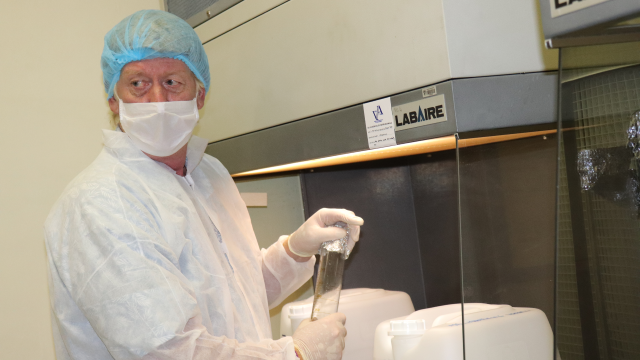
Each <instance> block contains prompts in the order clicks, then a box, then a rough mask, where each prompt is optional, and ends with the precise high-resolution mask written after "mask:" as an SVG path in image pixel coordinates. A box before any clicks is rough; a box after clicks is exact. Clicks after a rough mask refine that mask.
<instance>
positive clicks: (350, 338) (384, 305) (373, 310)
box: [280, 288, 414, 360]
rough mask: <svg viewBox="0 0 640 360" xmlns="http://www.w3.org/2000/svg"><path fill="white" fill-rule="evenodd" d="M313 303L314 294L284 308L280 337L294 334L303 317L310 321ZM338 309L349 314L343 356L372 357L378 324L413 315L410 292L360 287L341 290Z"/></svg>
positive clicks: (360, 359) (367, 359) (356, 359)
mask: <svg viewBox="0 0 640 360" xmlns="http://www.w3.org/2000/svg"><path fill="white" fill-rule="evenodd" d="M312 304H313V296H311V297H309V298H307V299H305V300H301V301H296V302H292V303H289V304H286V305H284V306H283V307H282V316H281V317H280V334H281V336H290V335H292V334H293V333H294V332H295V331H296V329H297V326H298V324H299V323H300V322H301V321H302V320H303V319H304V320H305V322H306V321H308V319H309V317H310V316H311V307H312ZM338 311H339V312H341V313H343V314H345V315H346V316H347V322H346V324H345V328H346V329H347V337H346V338H345V348H344V351H343V353H342V359H343V360H371V359H372V358H373V344H374V333H375V330H376V326H377V325H378V324H379V323H380V322H382V321H384V320H388V319H393V318H397V317H399V316H407V315H409V314H412V313H413V312H414V308H413V304H412V302H411V298H410V297H409V295H407V293H404V292H401V291H389V290H383V289H366V288H359V289H344V290H342V291H341V292H340V305H339V308H338ZM287 314H289V316H287Z"/></svg>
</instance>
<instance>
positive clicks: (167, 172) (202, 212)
mask: <svg viewBox="0 0 640 360" xmlns="http://www.w3.org/2000/svg"><path fill="white" fill-rule="evenodd" d="M102 69H103V75H104V83H105V90H106V91H107V93H108V97H109V106H110V108H111V110H112V111H113V113H114V114H116V115H117V117H118V118H119V120H120V121H119V124H118V128H117V131H106V130H105V131H104V149H103V150H102V152H101V153H100V155H99V156H98V158H97V159H96V160H95V161H94V162H93V163H92V164H91V165H90V166H89V167H88V168H87V169H86V170H84V171H83V172H82V173H81V174H80V175H78V177H76V178H75V179H74V180H73V181H72V183H71V184H70V185H69V186H68V187H67V188H66V189H65V191H64V193H63V194H62V196H61V197H60V199H59V200H58V202H57V203H56V205H55V206H54V208H53V209H52V211H51V213H50V215H49V217H48V218H47V221H46V224H45V236H46V244H47V253H48V258H49V275H50V278H49V283H50V292H51V298H52V302H51V306H52V319H53V330H54V340H55V345H56V352H57V358H58V360H63V359H295V358H296V355H297V357H300V358H303V359H305V360H314V359H324V358H327V359H339V358H340V357H341V354H342V349H343V348H344V336H345V335H346V331H345V329H344V326H343V324H344V322H345V317H344V315H343V314H334V315H332V316H328V317H326V318H324V319H321V320H318V321H316V322H307V323H303V324H302V325H301V326H300V327H299V329H298V330H297V331H296V333H295V334H294V335H293V337H285V338H282V339H279V340H272V339H271V330H270V324H269V307H273V306H275V305H277V304H278V303H279V302H281V301H282V300H283V299H284V298H286V297H287V295H289V294H290V293H291V292H292V291H294V290H295V289H296V288H298V287H299V286H300V285H301V284H303V283H304V282H306V281H307V280H308V279H309V277H310V276H311V274H312V273H313V265H314V262H315V258H314V257H313V256H312V255H313V254H314V253H315V252H316V251H317V249H318V247H319V246H320V244H321V243H322V242H324V241H327V240H333V239H338V238H342V237H344V236H345V235H346V233H345V231H344V230H342V229H339V228H336V227H331V226H327V225H331V224H334V223H335V222H337V221H343V222H345V223H347V224H349V225H350V227H351V233H350V234H351V239H352V240H353V241H352V242H351V243H350V247H353V245H354V243H355V241H357V240H358V235H359V226H360V225H362V224H363V221H362V219H361V218H359V217H357V216H355V215H354V214H353V213H352V212H350V211H347V210H337V209H322V210H320V211H318V212H317V213H316V214H314V215H313V216H312V217H310V218H309V219H308V220H307V221H306V222H305V223H304V224H303V225H302V226H301V227H300V228H299V229H298V230H296V231H295V232H294V233H293V234H291V235H290V236H282V237H281V238H280V239H279V240H278V241H277V242H276V243H275V244H274V245H272V246H271V247H269V249H266V250H264V249H263V250H262V251H260V250H259V249H258V246H257V242H256V239H255V235H254V233H253V229H252V227H251V221H250V219H249V215H248V212H247V209H246V207H245V206H244V203H243V202H242V199H241V198H240V195H239V193H238V190H237V188H236V187H235V184H234V182H233V180H232V179H231V177H230V176H229V174H228V172H227V171H226V169H225V168H224V167H223V166H222V164H220V162H218V161H217V160H216V159H215V158H213V157H211V156H208V155H205V154H204V149H205V147H206V145H207V142H206V140H204V139H200V138H197V137H195V136H192V135H191V134H192V131H193V128H194V126H195V124H196V122H197V120H198V110H199V109H201V108H202V107H203V105H204V98H205V93H206V91H207V90H208V87H209V67H208V61H207V58H206V55H205V53H204V49H203V48H202V45H201V44H200V41H199V39H198V37H197V36H196V34H195V32H194V31H193V30H192V29H191V27H189V25H187V24H186V23H185V22H184V21H182V20H181V19H179V18H177V17H175V16H173V15H171V14H169V13H166V12H162V11H140V12H137V13H135V14H133V15H131V16H129V17H127V18H125V19H124V20H123V21H122V22H120V23H119V24H118V25H116V26H115V27H114V28H113V29H112V30H111V31H110V32H109V33H108V34H107V35H106V37H105V47H104V51H103V55H102Z"/></svg>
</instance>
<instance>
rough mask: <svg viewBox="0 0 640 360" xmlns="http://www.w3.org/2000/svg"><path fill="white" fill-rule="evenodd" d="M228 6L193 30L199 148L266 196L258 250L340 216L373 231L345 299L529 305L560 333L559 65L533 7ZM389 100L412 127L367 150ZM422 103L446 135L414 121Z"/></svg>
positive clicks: (352, 267)
mask: <svg viewBox="0 0 640 360" xmlns="http://www.w3.org/2000/svg"><path fill="white" fill-rule="evenodd" d="M220 1H221V2H222V0H220ZM232 5H233V6H231V7H229V8H228V9H227V10H225V11H223V12H219V13H217V15H215V14H214V13H212V14H213V15H215V16H213V15H212V16H211V18H210V19H209V20H208V21H205V22H200V21H199V20H198V21H195V22H194V26H195V23H198V24H199V25H197V26H196V27H195V29H196V32H197V33H198V34H199V36H200V37H201V40H202V41H203V44H204V47H205V50H206V51H207V55H208V57H209V61H210V67H211V75H212V76H211V77H212V84H211V89H210V92H209V94H208V96H207V100H206V105H205V107H204V110H203V112H202V114H201V115H202V116H201V121H200V124H199V125H198V127H197V129H196V134H197V135H200V136H202V137H205V138H208V139H209V140H210V141H211V142H210V144H209V147H208V148H207V152H208V153H209V154H211V155H213V156H215V157H217V158H218V159H219V160H220V161H221V162H222V163H223V164H224V165H225V166H226V167H227V169H229V171H230V173H231V174H233V175H234V176H236V180H237V183H238V187H239V189H240V190H241V191H246V192H262V191H266V192H268V193H269V202H268V205H267V206H266V207H262V208H250V214H251V216H252V221H253V223H254V228H255V231H256V234H257V236H258V238H259V240H260V238H261V234H264V235H265V236H267V235H268V236H270V237H274V236H273V234H287V233H290V232H291V231H293V230H295V226H294V225H293V223H294V222H295V221H298V222H301V221H302V220H303V219H304V218H306V217H308V216H310V215H311V214H313V213H314V212H315V211H316V210H318V209H319V208H322V207H338V208H348V209H351V210H353V211H355V212H356V213H357V214H359V215H361V216H362V217H363V218H364V219H365V221H366V225H365V227H363V229H362V235H361V236H362V237H361V239H362V243H361V245H359V246H358V247H357V248H356V250H355V251H354V253H353V255H352V256H351V258H350V259H349V260H348V262H347V264H346V269H345V275H344V282H343V284H344V287H345V288H356V287H368V288H384V289H388V290H401V291H405V292H407V293H408V294H409V295H410V297H411V299H412V302H413V304H414V307H415V308H416V309H424V308H429V307H435V306H439V305H446V304H455V303H463V304H464V303H466V302H485V303H494V304H501V303H504V304H509V305H512V306H517V307H534V308H538V309H540V310H542V311H543V312H544V313H545V314H546V315H547V318H548V320H549V322H550V323H551V324H553V321H554V316H553V315H554V300H553V291H554V255H553V254H554V244H555V236H554V234H555V230H554V229H555V179H556V160H557V155H556V154H557V142H556V120H557V106H556V99H557V91H556V90H557V81H558V80H557V79H558V78H557V74H556V71H555V70H556V69H557V51H555V50H547V49H545V48H544V38H543V35H542V25H541V20H540V18H539V12H538V9H537V7H536V4H535V3H531V2H514V1H510V2H505V1H496V0H491V1H483V2H478V1H473V0H462V1H453V0H437V1H424V0H403V1H365V0H342V1H338V0H329V1H318V0H289V1H282V0H273V1H267V0H264V1H251V0H244V1H240V2H234V4H232ZM204 11H205V13H206V11H210V10H206V9H205V10H204ZM193 16H195V17H197V16H200V15H193ZM386 98H389V100H388V101H389V102H390V106H391V108H392V109H393V113H394V114H402V113H403V111H404V113H406V114H407V115H408V117H409V123H410V125H409V126H406V125H407V124H404V123H403V122H402V121H401V120H398V121H397V122H396V121H394V125H393V126H394V129H393V132H392V134H393V136H394V137H395V142H396V145H394V146H389V147H385V148H379V149H370V145H369V141H368V137H367V126H366V122H365V112H364V104H366V103H369V102H371V101H375V100H379V99H386ZM436 103H437V104H436ZM423 104H431V105H428V107H427V109H428V108H429V107H431V106H433V108H434V110H433V113H432V114H431V115H434V116H435V117H436V118H438V119H437V120H438V121H425V122H424V124H421V123H419V122H417V123H415V122H414V123H411V112H412V111H416V109H420V111H423V108H424V107H425V105H423ZM438 106H440V107H439V108H437V107H438ZM414 108H415V109H414ZM405 110H406V111H405ZM438 115H443V116H440V117H438ZM424 116H425V117H426V118H427V120H433V119H430V118H429V117H430V114H429V112H428V111H427V112H426V113H425V114H424ZM415 117H416V121H417V118H418V113H417V112H416V115H415ZM400 118H403V116H400ZM443 119H444V120H443ZM419 125H423V126H419ZM272 194H273V195H275V196H271V195H272ZM271 204H273V205H271ZM271 209H273V211H276V209H277V212H278V213H277V214H275V213H274V212H273V211H271ZM281 216H285V217H286V219H289V220H291V219H293V220H291V221H289V220H287V221H282V223H286V226H284V225H282V226H280V225H281V224H279V223H278V221H279V220H278V219H279V218H280V217H281ZM272 240H273V241H275V238H273V239H272ZM265 245H266V244H265ZM299 296H303V295H299ZM291 300H293V299H291ZM273 315H274V316H278V314H277V311H276V312H274V313H273ZM275 323H278V322H277V321H276V322H275ZM463 331H464V326H461V327H460V336H462V334H463ZM274 333H275V334H278V333H279V332H277V331H274ZM521 351H526V349H525V350H521ZM549 356H550V357H549V358H551V357H552V356H553V354H549Z"/></svg>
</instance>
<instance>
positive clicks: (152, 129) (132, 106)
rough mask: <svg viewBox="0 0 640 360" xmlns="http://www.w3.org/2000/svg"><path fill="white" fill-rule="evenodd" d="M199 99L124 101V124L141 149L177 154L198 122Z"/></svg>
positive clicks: (164, 154) (121, 115)
mask: <svg viewBox="0 0 640 360" xmlns="http://www.w3.org/2000/svg"><path fill="white" fill-rule="evenodd" d="M199 118H200V114H199V113H198V104H197V103H196V99H193V100H190V101H169V102H155V103H123V102H122V100H120V124H121V125H122V128H123V130H124V131H125V133H126V134H127V135H129V138H130V139H131V141H133V143H134V144H135V145H136V146H137V147H138V149H140V150H142V151H144V152H145V153H147V154H150V155H155V156H169V155H173V154H175V153H176V152H177V151H178V150H180V148H181V147H183V146H184V144H186V143H187V142H189V139H190V138H191V134H192V133H193V128H194V127H195V126H196V124H197V123H198V119H199Z"/></svg>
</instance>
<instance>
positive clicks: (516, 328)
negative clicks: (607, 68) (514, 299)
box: [374, 303, 553, 360]
mask: <svg viewBox="0 0 640 360" xmlns="http://www.w3.org/2000/svg"><path fill="white" fill-rule="evenodd" d="M461 313H462V312H461V305H460V304H454V305H445V306H441V307H437V308H431V309H425V310H420V311H416V312H415V313H413V314H411V315H409V316H407V317H405V318H404V319H395V320H389V321H385V322H382V323H381V324H380V325H378V328H377V329H376V343H375V345H374V359H375V360H391V359H394V360H417V359H422V360H423V359H439V360H462V359H463V358H464V359H466V360H486V359H503V358H504V359H513V360H515V359H523V360H524V359H527V360H529V359H530V360H551V359H553V334H552V332H551V327H550V326H549V322H548V320H547V317H546V315H545V314H544V313H543V312H542V311H540V310H538V309H532V308H513V307H511V306H509V305H489V304H478V303H475V304H465V350H466V354H463V346H462V316H461ZM385 332H386V333H387V337H385V336H384V333H385ZM389 343H390V346H389ZM389 348H391V352H389ZM464 355H466V356H464ZM463 356H464V357H463Z"/></svg>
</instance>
